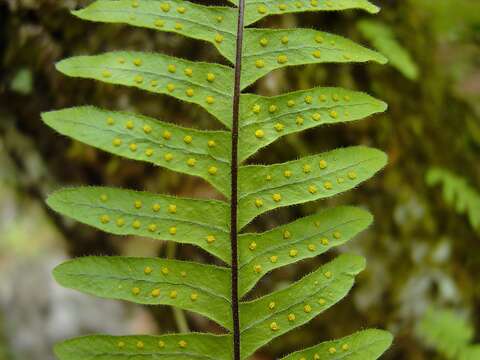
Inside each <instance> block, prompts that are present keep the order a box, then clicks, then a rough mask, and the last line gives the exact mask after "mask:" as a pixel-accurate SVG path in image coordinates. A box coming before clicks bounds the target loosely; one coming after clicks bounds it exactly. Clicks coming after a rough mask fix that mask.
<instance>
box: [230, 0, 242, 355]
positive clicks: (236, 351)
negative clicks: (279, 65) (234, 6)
mask: <svg viewBox="0 0 480 360" xmlns="http://www.w3.org/2000/svg"><path fill="white" fill-rule="evenodd" d="M244 10H245V0H239V3H238V24H237V48H236V55H235V86H234V90H233V109H232V162H231V198H230V241H231V250H232V320H233V360H240V317H239V313H238V302H239V298H238V251H237V233H238V226H237V211H238V209H237V207H238V191H237V190H238V189H237V187H238V186H237V182H238V117H239V109H240V92H241V89H240V81H241V74H242V49H243V15H244Z"/></svg>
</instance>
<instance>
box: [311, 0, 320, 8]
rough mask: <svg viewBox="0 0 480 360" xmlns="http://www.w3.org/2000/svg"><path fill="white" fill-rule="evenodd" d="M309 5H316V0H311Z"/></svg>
mask: <svg viewBox="0 0 480 360" xmlns="http://www.w3.org/2000/svg"><path fill="white" fill-rule="evenodd" d="M310 5H312V6H313V7H316V6H318V0H311V1H310Z"/></svg>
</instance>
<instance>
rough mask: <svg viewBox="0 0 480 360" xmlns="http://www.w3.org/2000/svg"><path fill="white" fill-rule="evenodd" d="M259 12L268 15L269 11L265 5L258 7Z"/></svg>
mask: <svg viewBox="0 0 480 360" xmlns="http://www.w3.org/2000/svg"><path fill="white" fill-rule="evenodd" d="M257 11H258V13H259V14H266V13H267V11H268V9H267V7H266V6H265V5H260V6H258V7H257Z"/></svg>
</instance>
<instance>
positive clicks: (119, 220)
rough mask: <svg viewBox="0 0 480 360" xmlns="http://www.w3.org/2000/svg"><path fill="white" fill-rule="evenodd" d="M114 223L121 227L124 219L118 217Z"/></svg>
mask: <svg viewBox="0 0 480 360" xmlns="http://www.w3.org/2000/svg"><path fill="white" fill-rule="evenodd" d="M116 224H117V226H118V227H122V226H123V225H125V220H124V219H123V218H118V219H117V221H116Z"/></svg>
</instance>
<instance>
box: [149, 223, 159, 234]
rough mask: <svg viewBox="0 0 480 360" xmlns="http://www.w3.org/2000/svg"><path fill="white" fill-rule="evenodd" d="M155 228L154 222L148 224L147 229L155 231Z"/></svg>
mask: <svg viewBox="0 0 480 360" xmlns="http://www.w3.org/2000/svg"><path fill="white" fill-rule="evenodd" d="M156 230H157V225H156V224H150V225H148V231H150V232H155V231H156Z"/></svg>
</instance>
